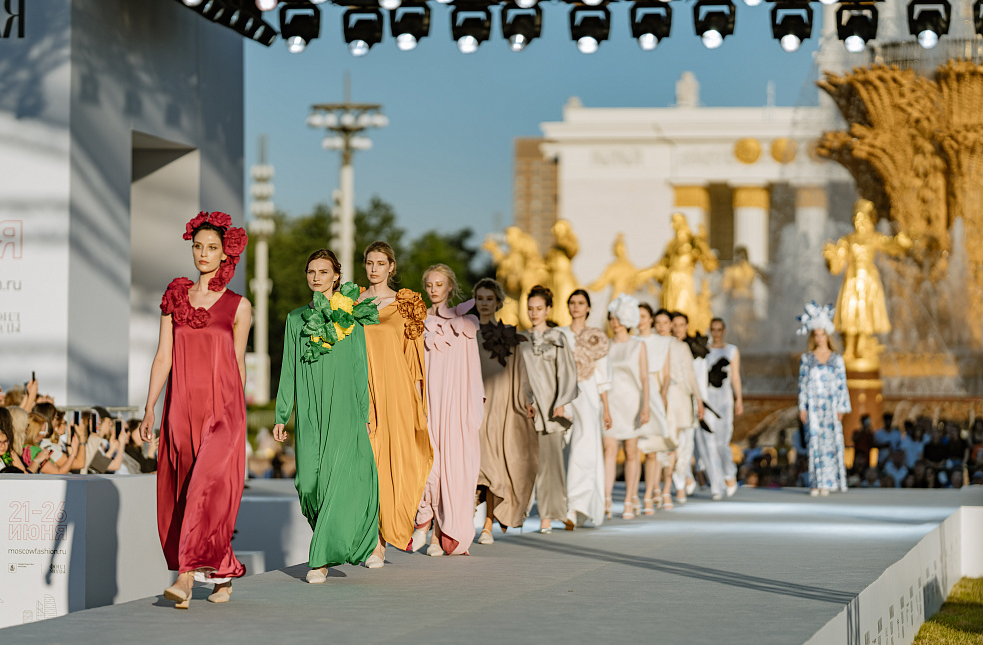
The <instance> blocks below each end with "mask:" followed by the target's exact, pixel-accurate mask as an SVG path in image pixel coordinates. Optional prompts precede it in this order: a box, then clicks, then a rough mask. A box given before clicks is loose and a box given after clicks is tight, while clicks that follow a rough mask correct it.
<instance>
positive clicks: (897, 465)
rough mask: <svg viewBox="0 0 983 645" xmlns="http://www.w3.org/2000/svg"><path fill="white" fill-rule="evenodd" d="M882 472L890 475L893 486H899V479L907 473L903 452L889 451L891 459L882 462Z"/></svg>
mask: <svg viewBox="0 0 983 645" xmlns="http://www.w3.org/2000/svg"><path fill="white" fill-rule="evenodd" d="M881 472H882V473H884V474H885V475H890V476H891V478H892V479H893V480H894V485H895V488H901V480H903V479H904V478H905V477H906V476H907V475H908V467H907V466H905V463H904V453H903V452H902V451H900V450H897V451H895V452H892V453H891V459H890V460H888V462H887V463H886V464H884V468H883V470H881Z"/></svg>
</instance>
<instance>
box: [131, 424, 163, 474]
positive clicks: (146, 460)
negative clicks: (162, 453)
mask: <svg viewBox="0 0 983 645" xmlns="http://www.w3.org/2000/svg"><path fill="white" fill-rule="evenodd" d="M141 422H142V419H130V420H129V421H128V422H127V424H126V425H127V429H128V430H129V433H130V441H129V443H127V444H126V448H125V450H126V455H127V457H129V458H130V459H132V460H133V463H134V464H135V466H134V472H138V473H155V472H157V446H158V443H159V441H160V439H159V437H158V436H157V435H156V434H154V438H153V440H151V441H150V442H149V443H145V442H144V440H143V438H141V437H140V423H141ZM124 459H125V457H124Z"/></svg>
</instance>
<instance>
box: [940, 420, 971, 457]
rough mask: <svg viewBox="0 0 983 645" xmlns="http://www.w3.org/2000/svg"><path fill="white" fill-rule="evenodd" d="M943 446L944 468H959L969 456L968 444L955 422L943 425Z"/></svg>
mask: <svg viewBox="0 0 983 645" xmlns="http://www.w3.org/2000/svg"><path fill="white" fill-rule="evenodd" d="M945 446H946V464H945V465H946V468H957V467H958V468H961V467H962V465H963V464H965V463H966V459H967V458H968V457H969V445H968V444H967V443H966V440H965V439H963V438H962V433H961V432H960V430H959V426H958V425H956V424H955V423H947V424H946V426H945Z"/></svg>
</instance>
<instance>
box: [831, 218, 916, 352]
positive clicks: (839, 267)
mask: <svg viewBox="0 0 983 645" xmlns="http://www.w3.org/2000/svg"><path fill="white" fill-rule="evenodd" d="M853 227H854V229H855V231H854V232H853V233H850V234H849V235H845V236H843V237H841V238H840V239H839V240H837V241H836V242H835V243H833V242H830V243H827V244H826V246H825V247H823V257H825V258H826V263H827V265H828V266H829V270H830V273H832V274H834V275H836V274H838V273H843V274H844V275H843V285H842V286H841V287H840V295H839V297H838V298H837V300H836V314H835V316H834V319H833V324H834V325H836V330H837V331H839V332H840V333H841V334H842V335H843V341H844V343H845V345H846V347H845V349H844V352H843V360H844V362H845V363H846V365H847V369H851V368H852V369H854V370H863V371H872V370H878V369H879V368H880V359H879V355H880V353H881V351H882V350H883V347H882V346H881V345H880V343H878V342H877V338H876V335H877V334H886V333H888V332H889V331H891V321H890V320H888V315H887V302H886V300H885V298H884V285H883V284H882V283H881V274H880V272H879V271H878V270H877V265H876V264H874V260H875V257H876V255H877V253H878V251H880V252H883V253H888V254H890V255H895V256H901V255H904V254H905V253H906V252H907V251H908V250H909V249H910V248H911V240H910V239H909V238H908V236H907V235H905V234H904V233H899V234H898V235H896V236H894V237H892V236H889V235H884V234H882V233H878V232H877V231H876V230H874V204H873V203H872V202H870V201H869V200H866V199H858V200H857V201H856V203H855V204H854V205H853Z"/></svg>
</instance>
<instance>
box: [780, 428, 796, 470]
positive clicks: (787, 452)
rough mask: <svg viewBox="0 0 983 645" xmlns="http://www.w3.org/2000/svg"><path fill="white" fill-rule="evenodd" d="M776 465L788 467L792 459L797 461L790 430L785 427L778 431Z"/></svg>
mask: <svg viewBox="0 0 983 645" xmlns="http://www.w3.org/2000/svg"><path fill="white" fill-rule="evenodd" d="M775 451H776V453H775V457H776V459H775V466H776V467H778V468H788V465H789V463H790V461H789V458H790V457H791V461H792V462H794V461H795V447H794V446H793V445H792V444H791V442H789V440H788V432H786V431H785V430H784V429H782V430H779V431H778V440H777V441H776V442H775Z"/></svg>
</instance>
